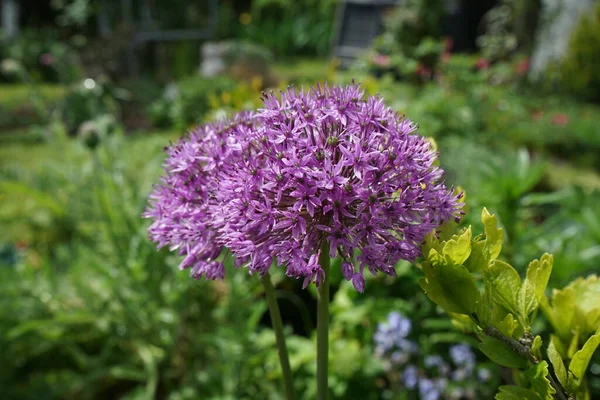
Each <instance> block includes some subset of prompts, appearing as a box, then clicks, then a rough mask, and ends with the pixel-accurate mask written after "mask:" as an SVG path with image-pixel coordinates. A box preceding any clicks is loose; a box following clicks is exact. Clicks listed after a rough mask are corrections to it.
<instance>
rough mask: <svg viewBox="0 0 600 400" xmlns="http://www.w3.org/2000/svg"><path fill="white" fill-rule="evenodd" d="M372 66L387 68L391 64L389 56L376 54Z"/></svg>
mask: <svg viewBox="0 0 600 400" xmlns="http://www.w3.org/2000/svg"><path fill="white" fill-rule="evenodd" d="M372 61H373V64H375V65H377V66H378V67H382V68H387V67H389V66H390V64H391V59H390V56H386V55H385V54H376V55H374V56H373V59H372Z"/></svg>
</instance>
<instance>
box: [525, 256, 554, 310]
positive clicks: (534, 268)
mask: <svg viewBox="0 0 600 400" xmlns="http://www.w3.org/2000/svg"><path fill="white" fill-rule="evenodd" d="M553 262H554V257H552V255H551V254H548V253H545V254H544V255H543V256H542V257H541V258H540V260H539V261H538V260H533V261H532V262H530V263H529V267H528V268H527V277H526V278H525V280H526V281H528V282H530V284H531V286H532V287H533V289H534V292H535V298H536V300H537V301H538V302H539V301H541V300H542V297H544V292H545V291H546V286H547V285H548V280H549V279H550V274H551V273H552V264H553Z"/></svg>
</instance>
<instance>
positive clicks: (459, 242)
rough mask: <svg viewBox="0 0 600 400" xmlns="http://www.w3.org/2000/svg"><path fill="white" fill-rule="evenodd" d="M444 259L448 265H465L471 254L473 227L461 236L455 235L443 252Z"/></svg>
mask: <svg viewBox="0 0 600 400" xmlns="http://www.w3.org/2000/svg"><path fill="white" fill-rule="evenodd" d="M443 254H444V257H445V258H446V260H447V261H448V263H450V264H453V265H463V264H464V262H465V261H466V260H467V258H469V255H470V254H471V227H468V228H467V229H465V231H464V232H463V233H462V234H461V235H460V236H459V235H455V236H453V237H452V239H450V240H449V241H447V242H446V244H445V245H444V250H443Z"/></svg>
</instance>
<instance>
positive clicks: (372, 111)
mask: <svg viewBox="0 0 600 400" xmlns="http://www.w3.org/2000/svg"><path fill="white" fill-rule="evenodd" d="M263 102H264V108H262V109H259V110H258V111H256V112H255V113H241V114H239V115H237V116H236V117H235V118H233V119H232V120H230V121H220V122H216V123H212V124H207V125H204V126H201V127H198V128H196V129H195V130H193V131H192V132H191V133H190V135H189V136H188V137H186V138H183V139H181V140H180V141H179V142H178V143H177V144H174V145H172V146H171V147H169V148H168V149H167V155H168V156H167V160H166V162H165V170H166V174H165V176H164V177H163V178H162V181H161V183H160V184H159V185H158V186H156V187H155V189H154V191H153V193H152V194H151V196H150V206H149V208H148V210H147V211H146V212H145V214H144V216H145V217H147V218H151V219H152V220H153V223H152V225H151V226H150V229H149V232H150V238H151V239H152V240H153V241H155V242H157V243H158V245H159V247H162V246H168V247H169V248H170V249H171V250H178V252H179V254H180V255H182V256H184V257H185V258H184V260H183V262H182V263H181V266H180V267H181V268H182V269H183V268H191V269H192V276H193V277H194V278H200V277H205V278H208V279H220V278H222V277H223V275H224V268H223V264H222V262H221V260H222V257H223V255H222V254H223V249H225V248H226V249H228V250H229V251H230V252H231V253H232V254H233V255H234V256H235V258H236V265H238V266H240V265H246V266H248V268H249V270H250V271H251V272H257V273H259V274H264V273H266V272H267V271H268V270H269V268H270V267H271V265H272V264H273V263H274V262H275V263H277V264H278V265H282V266H285V268H286V274H287V275H288V276H290V277H293V278H297V279H303V283H304V286H306V285H308V284H309V283H311V282H315V283H316V284H319V283H320V282H321V281H322V280H323V278H324V276H323V271H322V269H321V267H320V266H319V264H318V255H319V252H320V251H321V249H323V248H325V247H324V246H323V245H324V244H328V245H329V246H328V248H329V255H330V256H331V257H335V256H339V257H341V258H342V259H343V264H342V268H343V276H344V278H345V279H347V280H350V281H352V283H353V285H354V287H355V288H356V289H357V290H358V291H361V292H362V291H363V290H364V270H365V268H366V269H367V270H368V271H370V272H371V273H372V274H376V273H378V272H383V273H384V274H387V275H390V276H394V275H395V270H394V265H395V264H396V263H397V262H398V261H399V260H408V261H414V260H415V259H416V258H417V257H419V256H420V255H421V250H420V249H421V244H422V242H423V239H424V237H425V235H427V234H428V233H429V232H431V231H432V230H433V229H435V228H436V227H438V226H439V225H440V224H441V223H443V222H444V221H452V220H455V219H456V218H458V217H459V216H460V214H461V211H460V202H459V195H457V194H454V193H453V191H452V190H450V189H448V188H446V187H445V186H444V184H443V183H442V182H441V178H442V174H443V171H442V170H441V169H440V168H438V167H437V166H435V165H434V162H435V161H436V152H435V151H434V150H433V149H432V148H431V145H430V143H429V142H428V141H427V140H426V139H425V138H424V137H422V136H419V135H417V134H416V133H415V131H416V129H417V126H416V125H415V124H414V123H413V122H411V121H409V120H408V119H405V118H403V117H401V116H399V115H398V114H397V113H395V112H394V111H392V110H391V109H390V108H389V107H386V106H385V104H384V102H383V100H382V99H381V98H378V97H367V98H364V93H363V91H362V90H361V89H360V87H359V86H357V85H350V86H346V87H327V86H324V87H323V86H317V87H315V88H312V89H311V90H307V91H296V90H295V89H293V88H290V89H288V90H286V91H284V92H282V93H281V95H280V96H279V97H276V96H275V95H274V94H272V93H271V94H264V98H263ZM355 252H357V254H358V256H357V257H356V259H355V258H354V255H355Z"/></svg>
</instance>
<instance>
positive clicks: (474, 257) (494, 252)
mask: <svg viewBox="0 0 600 400" xmlns="http://www.w3.org/2000/svg"><path fill="white" fill-rule="evenodd" d="M481 221H482V222H483V227H484V232H485V235H477V236H476V237H475V239H473V243H472V245H471V255H470V257H469V258H468V260H467V262H466V263H465V267H467V269H468V270H469V271H471V272H476V271H479V270H485V269H487V267H488V265H489V264H490V263H491V262H493V261H494V260H495V259H496V258H498V256H499V255H500V251H501V250H502V243H503V241H504V233H503V231H502V228H497V219H496V217H495V216H494V215H492V214H490V213H489V212H488V210H487V209H486V208H484V209H483V210H482V212H481ZM484 237H485V239H484Z"/></svg>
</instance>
